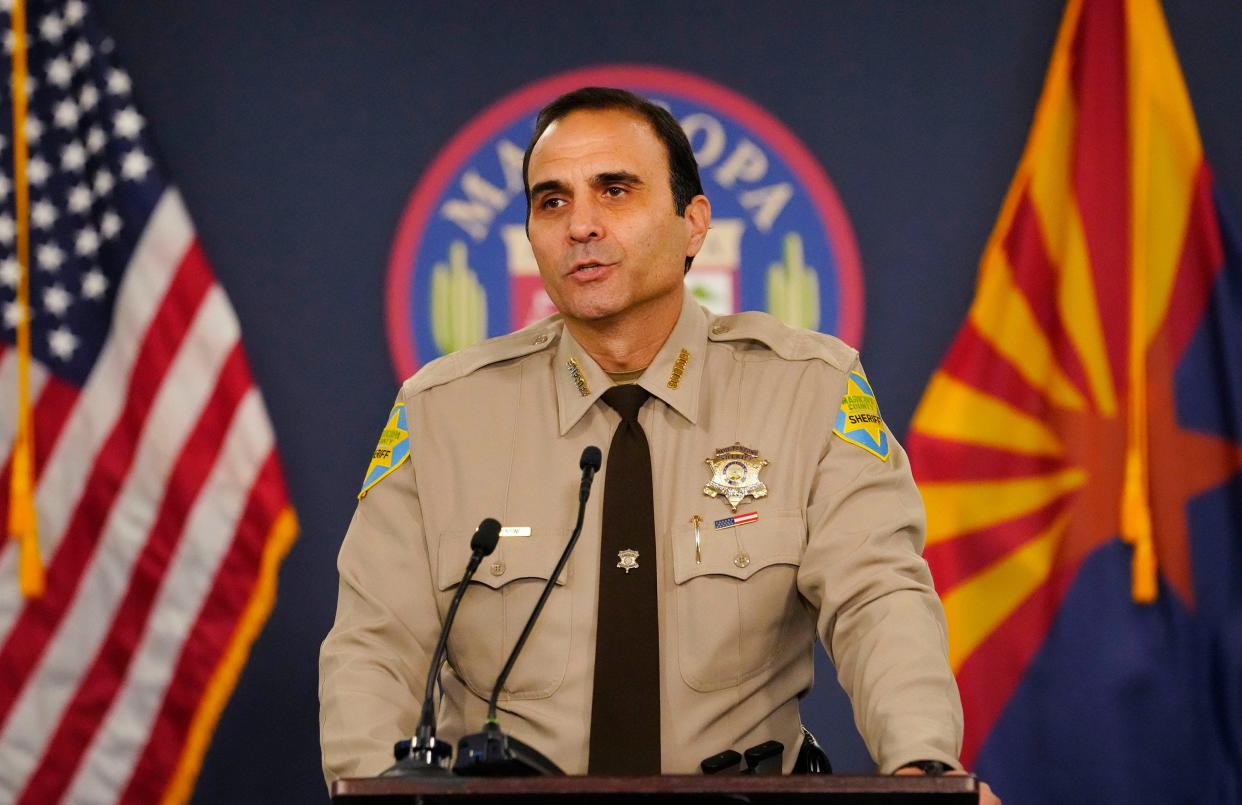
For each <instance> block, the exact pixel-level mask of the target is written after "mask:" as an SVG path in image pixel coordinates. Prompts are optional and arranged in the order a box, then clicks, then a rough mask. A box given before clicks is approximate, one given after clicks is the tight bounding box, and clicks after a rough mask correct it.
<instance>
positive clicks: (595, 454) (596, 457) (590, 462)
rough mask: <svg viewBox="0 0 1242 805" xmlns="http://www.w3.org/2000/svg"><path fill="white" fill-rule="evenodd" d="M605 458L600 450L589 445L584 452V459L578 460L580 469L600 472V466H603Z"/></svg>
mask: <svg viewBox="0 0 1242 805" xmlns="http://www.w3.org/2000/svg"><path fill="white" fill-rule="evenodd" d="M603 462H604V457H603V456H602V455H600V452H599V448H598V447H596V446H595V445H593V444H592V445H588V446H587V447H586V448H584V449H583V451H582V458H580V459H578V468H579V469H583V470H585V469H587V468H588V467H589V468H590V470H591V472H599V468H600V465H601V464H603Z"/></svg>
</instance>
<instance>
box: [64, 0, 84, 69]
mask: <svg viewBox="0 0 1242 805" xmlns="http://www.w3.org/2000/svg"><path fill="white" fill-rule="evenodd" d="M85 16H86V3H83V2H82V0H69V2H68V3H65V22H66V23H68V24H69V25H77V24H78V23H79V22H81V21H82V19H83V18H84V17H85ZM85 46H86V43H85V42H79V43H78V47H85ZM87 58H88V59H89V58H90V56H87Z"/></svg>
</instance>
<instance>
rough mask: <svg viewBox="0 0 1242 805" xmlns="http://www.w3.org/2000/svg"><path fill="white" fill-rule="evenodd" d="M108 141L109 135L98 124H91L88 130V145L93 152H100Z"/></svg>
mask: <svg viewBox="0 0 1242 805" xmlns="http://www.w3.org/2000/svg"><path fill="white" fill-rule="evenodd" d="M107 142H108V136H107V135H106V134H104V133H103V129H101V128H99V127H98V126H91V130H90V131H88V132H86V147H87V149H88V150H89V151H90V152H91V153H92V154H98V153H99V152H100V151H101V150H102V149H103V147H104V145H106V144H107Z"/></svg>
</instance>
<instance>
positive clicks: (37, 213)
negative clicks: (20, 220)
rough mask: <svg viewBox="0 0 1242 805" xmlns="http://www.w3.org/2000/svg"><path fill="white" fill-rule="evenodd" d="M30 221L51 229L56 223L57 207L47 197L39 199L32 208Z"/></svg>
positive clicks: (39, 226) (42, 227)
mask: <svg viewBox="0 0 1242 805" xmlns="http://www.w3.org/2000/svg"><path fill="white" fill-rule="evenodd" d="M30 222H31V223H33V224H34V225H35V226H36V227H38V228H39V229H49V228H51V226H52V224H54V223H56V207H54V206H53V205H52V204H51V203H50V202H49V201H47V200H46V199H39V200H38V201H36V202H35V203H34V206H33V207H31V208H30Z"/></svg>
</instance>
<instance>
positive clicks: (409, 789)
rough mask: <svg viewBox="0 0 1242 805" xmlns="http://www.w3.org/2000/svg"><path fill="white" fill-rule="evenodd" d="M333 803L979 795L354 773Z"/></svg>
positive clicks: (846, 779)
mask: <svg viewBox="0 0 1242 805" xmlns="http://www.w3.org/2000/svg"><path fill="white" fill-rule="evenodd" d="M331 790H332V801H333V802H334V803H338V805H348V804H349V803H358V804H360V805H369V803H372V802H375V801H384V802H415V801H417V802H423V803H427V805H434V803H439V802H444V803H455V802H456V803H465V802H469V803H471V805H473V804H474V803H490V802H498V803H499V802H516V801H531V800H532V799H533V800H535V801H539V802H543V801H545V800H551V801H554V802H556V803H564V804H565V805H568V804H569V803H577V802H582V803H591V805H599V804H600V803H601V802H607V803H620V802H628V801H642V802H648V803H651V802H659V801H664V800H671V799H676V800H682V801H686V802H690V801H696V802H702V801H704V800H712V799H716V798H728V799H729V800H731V801H735V802H736V801H738V800H739V797H740V799H741V801H745V802H751V803H785V802H808V803H809V802H812V801H814V802H820V803H834V802H839V803H859V805H861V803H868V805H871V803H877V804H878V803H883V804H884V805H904V803H911V805H920V804H921V805H942V804H943V805H950V804H952V805H958V803H961V804H962V805H965V803H970V804H971V805H975V803H978V801H979V784H978V781H977V780H976V779H975V778H974V777H914V776H910V777H904V776H903V777H893V776H886V775H831V774H824V775H794V776H787V777H786V776H776V775H773V776H750V775H736V774H734V775H713V776H705V775H697V774H696V775H660V776H654V777H591V776H565V777H491V778H487V777H442V778H432V779H427V778H393V777H355V778H347V779H344V780H336V781H334V782H333V783H332V788H331Z"/></svg>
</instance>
